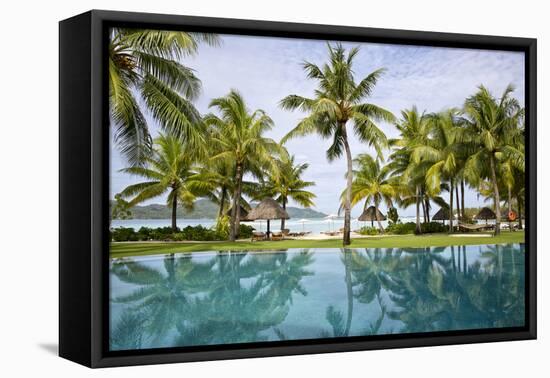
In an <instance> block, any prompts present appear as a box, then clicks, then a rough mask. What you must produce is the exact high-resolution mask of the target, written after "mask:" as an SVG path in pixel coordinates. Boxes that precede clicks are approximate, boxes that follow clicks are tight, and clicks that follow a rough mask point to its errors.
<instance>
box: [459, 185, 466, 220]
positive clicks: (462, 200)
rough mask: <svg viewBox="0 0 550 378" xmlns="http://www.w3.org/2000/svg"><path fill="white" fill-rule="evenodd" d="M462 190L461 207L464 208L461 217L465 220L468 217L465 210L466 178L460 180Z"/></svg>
mask: <svg viewBox="0 0 550 378" xmlns="http://www.w3.org/2000/svg"><path fill="white" fill-rule="evenodd" d="M460 191H461V196H462V198H461V205H462V206H461V208H462V216H461V219H462V221H464V219H466V212H465V210H464V209H465V207H464V179H462V180H460Z"/></svg>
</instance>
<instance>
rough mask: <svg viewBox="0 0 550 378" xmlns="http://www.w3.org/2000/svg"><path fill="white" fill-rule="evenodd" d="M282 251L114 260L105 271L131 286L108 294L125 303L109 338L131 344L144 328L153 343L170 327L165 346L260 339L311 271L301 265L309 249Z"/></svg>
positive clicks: (115, 343)
mask: <svg viewBox="0 0 550 378" xmlns="http://www.w3.org/2000/svg"><path fill="white" fill-rule="evenodd" d="M290 256H292V257H290ZM290 256H289V255H287V254H286V253H276V254H270V255H261V254H258V255H255V254H247V253H233V252H220V253H218V254H217V255H216V256H215V257H213V258H212V259H209V260H208V261H207V262H202V263H199V262H197V261H195V260H192V259H191V258H190V257H187V256H185V257H177V258H176V257H174V256H173V255H171V256H168V257H166V258H165V259H164V261H163V264H164V271H162V272H161V271H160V270H158V269H155V268H152V267H150V265H148V264H146V263H139V262H134V261H120V262H116V263H115V264H114V265H113V268H112V273H113V274H115V275H116V276H117V277H118V278H119V279H121V280H122V281H123V282H127V283H132V284H134V285H136V286H137V288H136V289H135V290H134V291H133V292H132V293H130V294H128V295H126V296H123V297H117V298H114V299H113V302H119V303H124V304H127V305H129V307H128V308H127V310H126V311H124V312H123V313H122V315H121V317H120V318H119V319H118V324H117V326H116V327H114V328H113V331H112V332H111V340H112V343H111V344H112V346H114V347H115V349H136V344H137V342H136V340H139V342H140V343H141V339H142V336H141V335H140V336H139V337H138V336H137V333H140V330H144V333H145V334H146V335H147V336H148V337H151V338H152V340H151V343H152V344H153V346H155V345H159V343H162V340H161V339H162V337H163V336H164V335H166V334H167V332H168V331H169V330H171V329H174V328H176V329H177V331H178V332H179V336H178V337H177V338H176V339H174V340H172V341H166V340H165V341H164V343H169V344H170V345H169V346H171V345H172V344H174V345H176V346H182V345H197V344H215V343H235V342H250V341H261V340H262V339H265V337H262V336H260V335H259V333H260V332H261V331H264V330H267V329H269V328H271V327H274V326H276V325H278V324H280V323H281V322H282V321H283V320H284V319H285V317H286V315H287V314H288V310H289V304H290V303H291V302H292V295H293V294H294V293H298V294H301V295H307V292H306V290H305V288H304V287H303V286H302V284H301V279H302V278H303V277H304V276H307V275H311V274H312V273H311V272H309V271H307V270H306V267H307V266H308V265H309V264H311V262H312V261H313V260H312V255H311V254H310V253H309V252H307V251H303V252H302V253H298V254H295V255H290ZM129 320H131V321H129ZM125 328H126V329H125ZM132 329H133V332H134V335H133V336H135V337H132ZM125 345H126V346H125ZM162 346H166V345H164V344H163V345H162Z"/></svg>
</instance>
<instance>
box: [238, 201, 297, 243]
mask: <svg viewBox="0 0 550 378" xmlns="http://www.w3.org/2000/svg"><path fill="white" fill-rule="evenodd" d="M246 219H247V220H257V219H265V220H267V235H268V236H269V233H270V231H269V221H270V220H272V219H290V217H289V216H288V213H287V212H286V210H284V209H283V208H282V207H281V205H279V203H277V201H275V200H274V199H273V198H264V199H263V200H262V202H260V203H259V204H258V206H256V207H255V208H254V209H252V210H250V212H249V213H248V216H247V217H246Z"/></svg>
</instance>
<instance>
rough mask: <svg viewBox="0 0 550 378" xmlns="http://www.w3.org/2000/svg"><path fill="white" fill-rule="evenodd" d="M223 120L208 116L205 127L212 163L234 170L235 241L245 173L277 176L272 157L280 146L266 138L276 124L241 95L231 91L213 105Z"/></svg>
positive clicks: (232, 231) (231, 232) (232, 226)
mask: <svg viewBox="0 0 550 378" xmlns="http://www.w3.org/2000/svg"><path fill="white" fill-rule="evenodd" d="M210 107H211V108H216V109H217V110H218V111H219V113H220V116H217V115H214V114H208V115H206V116H205V119H204V120H205V123H206V124H207V125H208V126H210V134H211V139H210V140H211V141H212V143H213V144H214V150H215V151H216V153H215V155H214V156H212V157H211V160H213V161H216V160H221V161H225V162H232V164H233V165H234V167H235V176H234V180H233V181H234V191H233V196H232V206H231V207H232V210H231V223H230V228H229V236H230V239H231V240H232V241H234V240H235V239H236V237H237V234H238V232H239V225H240V206H238V204H239V199H240V198H241V194H242V184H243V177H244V175H245V174H246V173H250V174H252V175H253V176H255V177H257V178H259V177H261V176H262V171H263V170H271V171H272V172H277V167H276V164H274V162H273V158H272V157H273V155H275V154H276V153H278V152H279V151H280V147H279V145H278V144H277V143H276V142H275V141H274V140H272V139H270V138H266V137H265V136H264V134H265V132H266V131H268V130H271V128H272V127H273V121H272V120H271V118H270V117H268V115H267V114H266V113H265V112H264V111H263V110H260V109H259V110H255V111H254V112H250V111H249V110H248V109H247V107H246V104H245V101H244V99H243V97H242V96H241V94H240V93H239V92H237V91H236V90H231V91H230V92H229V94H228V95H227V96H225V97H220V98H215V99H213V100H212V101H211V102H210Z"/></svg>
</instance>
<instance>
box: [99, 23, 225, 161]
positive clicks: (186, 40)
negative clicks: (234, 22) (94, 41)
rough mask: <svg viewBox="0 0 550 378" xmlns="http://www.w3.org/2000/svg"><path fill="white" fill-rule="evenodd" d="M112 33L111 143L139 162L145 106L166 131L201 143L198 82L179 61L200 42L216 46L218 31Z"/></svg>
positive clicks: (146, 142)
mask: <svg viewBox="0 0 550 378" xmlns="http://www.w3.org/2000/svg"><path fill="white" fill-rule="evenodd" d="M110 37H111V38H110V43H109V62H108V64H109V107H110V116H111V122H112V124H113V126H114V139H115V142H116V143H117V145H118V147H119V148H120V151H121V152H122V153H123V155H124V156H125V157H126V158H127V160H128V161H129V162H130V164H133V165H136V164H139V163H142V161H143V159H144V158H145V156H146V155H147V154H149V153H150V152H151V147H152V140H151V136H150V134H149V128H148V126H147V122H146V118H145V116H144V114H143V110H144V109H145V110H147V111H148V112H149V113H150V114H151V116H152V117H153V119H155V121H157V122H158V123H159V124H160V126H161V127H162V128H163V129H164V130H166V131H170V132H172V133H175V134H176V135H179V136H181V137H185V138H186V139H187V140H188V141H189V143H199V142H201V130H200V128H199V127H198V126H200V114H199V112H198V111H197V110H196V109H195V108H194V106H193V105H192V103H191V101H192V100H194V99H196V98H197V96H198V95H199V93H200V88H201V82H200V80H199V79H198V78H197V77H196V75H195V72H194V71H193V70H192V69H190V68H188V67H186V66H184V65H182V64H181V63H180V62H179V61H180V59H182V58H184V57H186V56H189V55H193V54H195V53H196V52H197V49H198V45H199V44H200V43H206V44H209V45H217V44H218V37H217V35H215V34H210V33H187V32H180V31H163V30H142V29H126V28H112V29H111V35H110ZM141 100H142V101H141ZM141 104H143V105H144V107H145V108H143V107H142V105H141Z"/></svg>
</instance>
